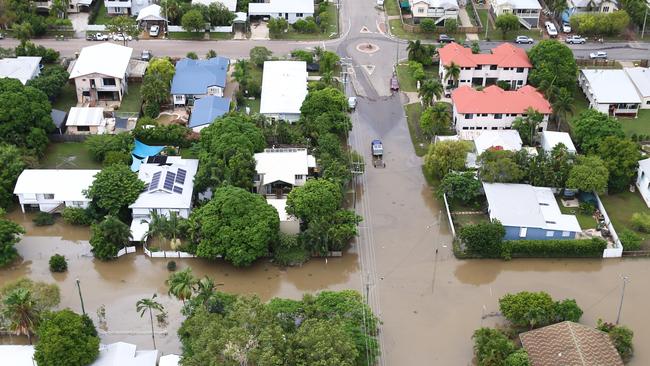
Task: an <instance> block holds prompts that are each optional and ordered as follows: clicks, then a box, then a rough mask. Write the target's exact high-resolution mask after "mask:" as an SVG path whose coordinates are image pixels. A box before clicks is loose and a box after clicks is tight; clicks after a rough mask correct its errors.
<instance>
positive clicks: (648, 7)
mask: <svg viewBox="0 0 650 366" xmlns="http://www.w3.org/2000/svg"><path fill="white" fill-rule="evenodd" d="M648 9H650V4H649V5H646V8H645V16H644V17H643V27H642V28H641V40H642V41H643V36H644V35H645V21H646V20H647V19H648Z"/></svg>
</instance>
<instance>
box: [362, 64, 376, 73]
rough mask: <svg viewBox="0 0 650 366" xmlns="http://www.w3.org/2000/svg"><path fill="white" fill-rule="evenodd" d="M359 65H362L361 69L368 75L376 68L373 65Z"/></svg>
mask: <svg viewBox="0 0 650 366" xmlns="http://www.w3.org/2000/svg"><path fill="white" fill-rule="evenodd" d="M361 67H363V69H364V70H366V72H367V73H368V75H372V73H373V72H375V68H376V66H375V65H361Z"/></svg>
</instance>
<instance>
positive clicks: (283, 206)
mask: <svg viewBox="0 0 650 366" xmlns="http://www.w3.org/2000/svg"><path fill="white" fill-rule="evenodd" d="M266 203H268V204H269V205H271V206H273V208H275V210H276V211H278V216H279V217H280V231H282V232H283V233H285V234H298V233H300V220H298V218H297V217H295V216H292V215H289V214H288V213H287V199H286V198H267V199H266Z"/></svg>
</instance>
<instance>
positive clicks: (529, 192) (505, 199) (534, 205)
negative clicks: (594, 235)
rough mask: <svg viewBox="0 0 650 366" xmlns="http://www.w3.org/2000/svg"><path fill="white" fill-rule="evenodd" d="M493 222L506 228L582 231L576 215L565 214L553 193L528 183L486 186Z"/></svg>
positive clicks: (485, 184) (488, 184) (484, 184)
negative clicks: (498, 222) (495, 220)
mask: <svg viewBox="0 0 650 366" xmlns="http://www.w3.org/2000/svg"><path fill="white" fill-rule="evenodd" d="M483 189H484V190H485V196H486V197H487V201H488V205H489V212H490V218H491V219H497V220H499V221H501V223H502V224H503V225H504V226H513V227H526V228H539V229H545V230H557V231H572V232H579V231H582V229H580V224H578V219H577V218H576V217H575V216H574V215H564V214H562V212H560V207H559V206H558V204H557V201H556V200H555V196H554V195H553V191H551V189H550V188H545V187H533V186H531V185H529V184H509V183H483Z"/></svg>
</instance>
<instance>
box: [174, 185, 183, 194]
mask: <svg viewBox="0 0 650 366" xmlns="http://www.w3.org/2000/svg"><path fill="white" fill-rule="evenodd" d="M174 192H176V193H180V194H183V187H179V186H174Z"/></svg>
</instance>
